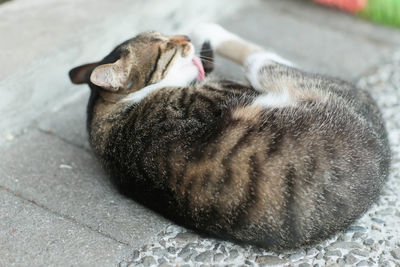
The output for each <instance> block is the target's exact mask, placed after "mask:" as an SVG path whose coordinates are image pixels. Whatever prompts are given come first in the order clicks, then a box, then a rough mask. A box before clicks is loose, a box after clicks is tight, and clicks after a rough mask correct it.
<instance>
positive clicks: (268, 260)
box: [256, 255, 286, 265]
mask: <svg viewBox="0 0 400 267" xmlns="http://www.w3.org/2000/svg"><path fill="white" fill-rule="evenodd" d="M256 262H257V263H260V264H267V265H268V264H269V265H278V264H283V263H286V261H285V260H282V259H281V258H279V257H277V256H270V255H268V256H258V257H257V258H256Z"/></svg>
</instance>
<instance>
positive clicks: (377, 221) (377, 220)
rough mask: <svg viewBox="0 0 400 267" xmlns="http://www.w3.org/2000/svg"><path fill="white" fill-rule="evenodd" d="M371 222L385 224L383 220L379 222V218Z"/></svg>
mask: <svg viewBox="0 0 400 267" xmlns="http://www.w3.org/2000/svg"><path fill="white" fill-rule="evenodd" d="M371 220H372V221H374V222H376V223H379V224H384V223H385V221H384V220H381V219H379V218H372V219H371Z"/></svg>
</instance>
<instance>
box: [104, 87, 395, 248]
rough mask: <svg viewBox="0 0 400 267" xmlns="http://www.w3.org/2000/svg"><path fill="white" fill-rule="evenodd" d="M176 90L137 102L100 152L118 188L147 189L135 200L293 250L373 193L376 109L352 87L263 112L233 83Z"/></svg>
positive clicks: (333, 227) (379, 159)
mask: <svg viewBox="0 0 400 267" xmlns="http://www.w3.org/2000/svg"><path fill="white" fill-rule="evenodd" d="M331 86H332V85H331ZM335 86H336V85H335ZM337 86H339V87H340V85H337ZM346 86H350V85H346ZM174 90H175V91H174ZM179 90H180V91H178V90H177V88H169V89H165V90H160V91H159V92H158V93H157V94H154V95H153V96H152V97H150V98H149V99H145V100H144V101H143V103H141V104H140V105H139V106H138V107H137V109H136V110H134V111H132V112H131V113H130V114H129V119H128V120H127V121H126V123H125V124H124V125H121V126H120V127H117V128H115V130H114V131H113V135H112V137H111V138H110V140H111V142H110V144H109V148H108V151H110V153H111V154H110V156H109V160H107V161H108V163H109V166H110V167H111V169H112V173H114V175H115V174H117V176H118V177H125V178H124V179H125V180H122V181H119V182H120V183H121V185H122V187H124V186H125V188H129V190H131V189H133V188H134V187H135V188H136V190H134V191H135V192H136V191H137V189H139V191H141V192H142V193H143V192H146V193H145V194H144V195H146V194H147V193H148V194H147V195H148V196H149V197H144V199H143V201H145V202H146V203H147V204H149V203H153V204H150V206H152V207H153V208H156V209H158V210H159V211H161V210H162V212H163V213H164V214H166V215H167V216H169V217H172V218H174V219H176V220H178V221H180V222H182V223H184V224H185V225H187V226H190V227H194V228H196V229H199V230H202V231H205V232H206V233H211V234H214V235H217V236H224V237H228V238H232V239H235V240H239V241H243V242H250V243H255V244H258V245H261V246H264V247H276V248H278V247H293V246H297V245H300V244H304V243H308V242H310V241H315V240H319V239H322V238H325V237H327V236H329V235H330V234H332V233H334V232H337V231H338V230H343V229H345V227H347V226H348V225H349V224H350V223H351V222H352V221H353V220H354V219H355V218H357V217H358V216H359V215H360V214H362V213H363V212H364V211H365V210H366V208H367V207H368V206H369V205H370V203H372V201H374V200H375V199H376V198H377V196H378V194H379V192H380V190H381V187H382V184H383V182H384V180H385V178H386V177H387V173H388V167H389V161H390V157H389V149H388V144H387V138H386V136H385V130H384V126H383V124H382V123H381V122H377V121H376V118H380V113H379V110H378V109H377V108H376V106H375V104H374V102H373V101H372V99H370V98H369V96H368V94H366V93H364V92H362V91H356V90H359V89H356V88H347V89H346V90H348V91H340V90H339V89H338V90H339V91H338V92H337V93H335V92H334V93H332V91H333V90H331V93H330V95H329V101H325V102H314V101H305V102H302V103H299V104H298V105H296V106H291V107H284V108H269V109H266V108H262V107H259V106H254V105H251V103H252V101H253V100H254V98H255V97H256V96H257V95H258V94H257V93H255V92H254V91H252V90H251V88H248V87H245V86H242V85H238V84H235V83H219V84H218V83H217V84H215V83H211V84H204V85H202V87H201V88H196V87H190V88H184V89H182V88H180V89H179ZM361 97H362V98H364V99H365V100H363V99H362V98H361ZM110 159H112V160H110ZM127 185H128V186H127ZM138 185H140V186H138ZM131 193H132V192H131Z"/></svg>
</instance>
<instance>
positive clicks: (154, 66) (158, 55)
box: [145, 47, 161, 85]
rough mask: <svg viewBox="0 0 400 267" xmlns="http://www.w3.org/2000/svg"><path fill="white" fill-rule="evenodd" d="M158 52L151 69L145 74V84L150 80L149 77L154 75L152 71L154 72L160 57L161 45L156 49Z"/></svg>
mask: <svg viewBox="0 0 400 267" xmlns="http://www.w3.org/2000/svg"><path fill="white" fill-rule="evenodd" d="M157 51H158V52H157V53H158V54H157V58H156V60H155V62H154V65H153V69H152V70H151V72H150V73H149V75H147V77H146V80H145V85H148V84H149V82H150V81H151V79H152V78H153V76H154V73H155V72H156V70H157V67H158V62H159V61H160V58H161V47H158V50H157Z"/></svg>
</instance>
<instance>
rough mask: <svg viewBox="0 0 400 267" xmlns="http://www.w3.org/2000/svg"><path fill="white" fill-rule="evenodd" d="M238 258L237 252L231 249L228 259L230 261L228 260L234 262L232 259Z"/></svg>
mask: <svg viewBox="0 0 400 267" xmlns="http://www.w3.org/2000/svg"><path fill="white" fill-rule="evenodd" d="M238 256H239V252H238V251H237V250H236V249H232V250H231V251H230V252H229V259H230V260H234V259H236V258H237V257H238Z"/></svg>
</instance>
